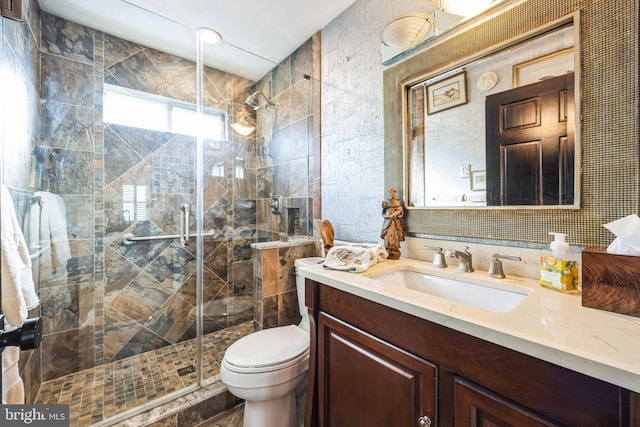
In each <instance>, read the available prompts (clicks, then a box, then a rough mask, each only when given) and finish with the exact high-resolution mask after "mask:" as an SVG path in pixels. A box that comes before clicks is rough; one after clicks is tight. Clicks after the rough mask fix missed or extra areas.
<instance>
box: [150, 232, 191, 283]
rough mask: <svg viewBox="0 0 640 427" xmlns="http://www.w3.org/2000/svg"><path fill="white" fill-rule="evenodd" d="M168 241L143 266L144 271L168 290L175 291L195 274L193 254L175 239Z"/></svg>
mask: <svg viewBox="0 0 640 427" xmlns="http://www.w3.org/2000/svg"><path fill="white" fill-rule="evenodd" d="M170 242H171V244H170V245H169V246H168V247H167V248H166V249H165V250H164V251H162V252H161V253H160V255H158V256H157V257H156V258H155V259H153V261H151V262H150V263H149V264H148V265H147V266H146V267H145V268H144V272H145V273H147V274H149V275H150V276H151V277H153V278H154V279H155V280H156V281H157V282H158V283H159V284H160V286H161V287H162V288H164V289H166V290H167V291H168V292H175V291H177V290H178V289H180V288H181V287H182V284H183V283H184V282H185V281H186V280H187V279H188V278H189V277H190V276H191V275H193V274H195V272H196V263H195V257H194V256H193V254H191V253H190V252H188V251H187V250H185V249H184V248H182V246H181V245H180V244H178V243H177V242H176V241H170Z"/></svg>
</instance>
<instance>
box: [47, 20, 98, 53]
mask: <svg viewBox="0 0 640 427" xmlns="http://www.w3.org/2000/svg"><path fill="white" fill-rule="evenodd" d="M41 23H42V49H43V51H44V52H47V53H51V54H54V55H59V56H62V57H65V58H67V59H72V60H74V61H78V62H82V63H85V64H89V65H91V64H93V47H94V30H92V29H89V28H87V27H84V26H82V25H80V24H76V23H74V22H71V21H67V20H66V19H62V18H58V17H56V16H53V15H51V14H49V13H43V14H42V20H41Z"/></svg>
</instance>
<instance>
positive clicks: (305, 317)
mask: <svg viewBox="0 0 640 427" xmlns="http://www.w3.org/2000/svg"><path fill="white" fill-rule="evenodd" d="M322 262H324V258H321V257H310V258H298V259H297V260H295V262H294V264H293V265H294V267H295V270H296V291H297V292H298V308H299V310H300V315H301V316H302V320H301V321H300V323H299V324H298V326H299V327H300V328H302V329H304V330H305V331H309V314H308V312H307V307H306V306H305V305H304V277H302V276H300V275H299V274H298V269H299V268H301V267H304V266H306V265H315V264H320V263H322Z"/></svg>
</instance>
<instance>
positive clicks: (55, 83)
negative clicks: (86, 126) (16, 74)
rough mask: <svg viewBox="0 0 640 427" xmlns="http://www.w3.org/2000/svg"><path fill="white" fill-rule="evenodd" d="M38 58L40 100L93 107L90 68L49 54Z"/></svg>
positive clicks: (91, 71)
mask: <svg viewBox="0 0 640 427" xmlns="http://www.w3.org/2000/svg"><path fill="white" fill-rule="evenodd" d="M40 58H41V59H40V63H41V67H42V82H41V85H42V87H41V94H40V95H41V97H42V99H45V100H48V101H58V102H61V103H65V104H73V105H79V106H82V107H88V108H92V107H93V67H92V66H90V65H87V64H83V63H80V62H76V61H71V60H68V59H64V58H61V57H58V56H54V55H49V54H42V55H41V57H40ZM62 88H64V90H61V89H62Z"/></svg>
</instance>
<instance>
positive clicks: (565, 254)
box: [540, 233, 580, 293]
mask: <svg viewBox="0 0 640 427" xmlns="http://www.w3.org/2000/svg"><path fill="white" fill-rule="evenodd" d="M549 235H551V236H553V241H552V242H551V245H550V249H551V252H550V253H546V254H543V255H542V256H541V257H540V285H542V286H544V287H546V288H550V289H553V290H556V291H560V292H566V293H577V292H579V291H580V287H579V280H578V276H579V275H578V262H577V261H576V260H575V257H574V256H573V255H572V254H571V251H570V249H569V244H568V243H567V241H566V237H567V235H566V234H564V233H549Z"/></svg>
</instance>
